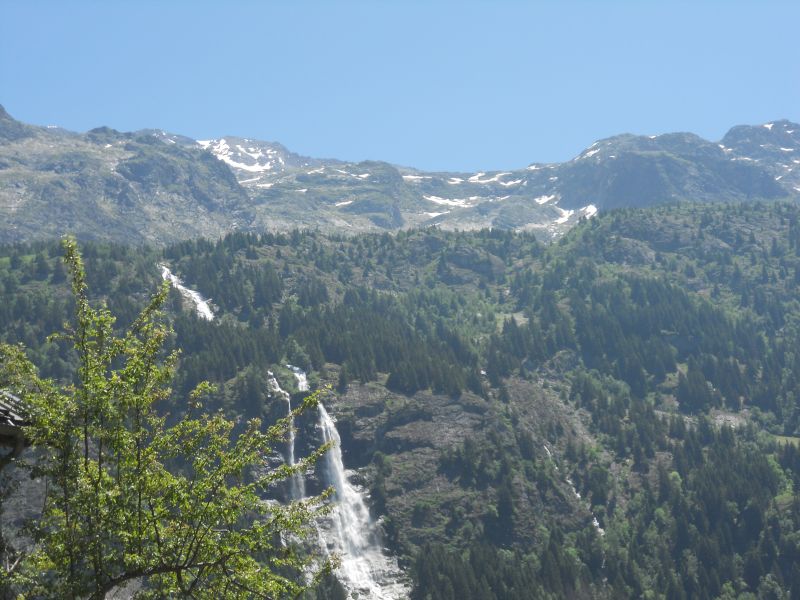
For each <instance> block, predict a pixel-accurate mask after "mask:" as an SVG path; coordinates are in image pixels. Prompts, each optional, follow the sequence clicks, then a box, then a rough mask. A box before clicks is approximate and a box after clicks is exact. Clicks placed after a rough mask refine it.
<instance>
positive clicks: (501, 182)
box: [497, 179, 522, 187]
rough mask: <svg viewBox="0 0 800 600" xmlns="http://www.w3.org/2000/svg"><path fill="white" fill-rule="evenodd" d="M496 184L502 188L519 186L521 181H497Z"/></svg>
mask: <svg viewBox="0 0 800 600" xmlns="http://www.w3.org/2000/svg"><path fill="white" fill-rule="evenodd" d="M497 183H499V184H500V185H502V186H503V187H510V186H512V185H519V184H520V183H522V179H514V180H513V181H498V182H497Z"/></svg>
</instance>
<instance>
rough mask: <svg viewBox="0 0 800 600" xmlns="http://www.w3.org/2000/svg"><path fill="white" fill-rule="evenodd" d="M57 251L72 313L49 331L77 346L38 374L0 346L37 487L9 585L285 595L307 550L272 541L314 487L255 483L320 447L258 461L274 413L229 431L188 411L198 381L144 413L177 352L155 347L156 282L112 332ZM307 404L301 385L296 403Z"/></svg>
mask: <svg viewBox="0 0 800 600" xmlns="http://www.w3.org/2000/svg"><path fill="white" fill-rule="evenodd" d="M64 248H65V252H66V259H65V260H66V264H67V266H68V269H69V272H70V276H71V280H72V291H73V295H74V302H75V322H74V325H73V326H72V327H71V328H70V329H68V330H67V332H66V333H65V334H64V335H62V336H60V337H61V339H66V340H68V341H69V342H70V343H71V344H72V345H73V347H74V350H75V353H76V355H77V359H78V369H77V375H76V378H75V382H74V383H73V384H71V385H67V386H59V385H57V384H56V383H54V382H52V381H51V380H46V379H41V378H39V377H38V376H37V375H36V374H35V369H34V367H33V365H32V364H31V363H30V362H29V361H28V359H27V358H26V357H25V356H24V353H23V350H22V349H21V348H20V347H18V346H9V345H3V346H2V347H1V351H2V367H3V369H2V376H3V380H2V382H0V383H2V384H3V385H4V386H6V387H9V388H11V389H13V390H15V391H17V392H19V393H20V394H22V395H23V397H24V399H25V402H26V405H27V406H28V409H29V412H30V419H31V425H30V427H28V428H27V430H26V433H27V435H28V437H29V439H30V441H31V443H32V444H33V445H34V446H36V447H37V449H38V453H37V460H36V461H35V462H34V463H33V464H32V465H30V469H31V474H32V475H33V476H34V477H41V478H44V480H45V481H46V484H47V494H46V498H45V501H44V507H43V511H42V514H41V516H40V518H39V519H37V521H36V522H35V523H34V524H33V528H32V534H33V538H34V541H35V544H34V546H33V547H32V548H31V550H30V552H29V553H27V554H26V555H24V556H23V558H22V560H21V562H20V563H19V565H18V567H17V568H16V570H15V571H14V573H13V578H12V583H11V585H12V588H13V589H15V590H17V591H18V592H19V593H20V594H22V596H23V597H37V598H43V597H48V598H96V599H102V598H104V597H105V595H106V594H107V593H109V592H110V591H112V590H115V589H119V588H121V587H123V586H126V585H130V584H135V585H136V587H134V588H133V589H134V590H138V591H137V592H136V594H137V597H142V598H144V597H166V596H174V595H182V596H191V597H197V598H253V597H264V598H275V597H288V596H294V595H297V594H298V593H299V592H301V591H302V589H303V581H304V577H305V575H304V573H305V572H306V570H307V569H308V568H313V566H314V565H315V564H316V560H315V559H314V558H313V557H309V556H303V555H302V554H300V553H298V552H297V549H296V548H295V547H294V545H293V544H288V545H285V544H284V542H285V541H287V540H289V539H290V537H291V536H298V537H302V536H303V535H304V534H305V533H306V531H307V528H308V525H309V523H310V520H311V519H312V518H313V517H314V515H315V514H317V513H318V512H320V511H321V510H323V508H322V504H321V501H322V499H323V498H322V497H318V498H310V499H307V500H305V501H303V502H295V503H292V504H288V505H279V504H275V503H268V502H266V501H265V500H264V493H265V492H266V491H267V490H268V489H270V488H271V487H272V486H274V485H276V484H277V483H279V482H280V481H282V480H284V479H286V478H287V477H290V476H291V475H292V474H293V473H295V472H298V471H299V470H301V469H302V470H304V469H305V468H306V467H307V466H309V465H310V464H312V463H313V462H314V460H315V459H316V458H317V457H318V456H319V455H320V454H321V452H322V451H324V450H325V448H320V449H319V450H317V451H316V452H315V453H313V454H312V455H311V456H310V457H308V458H307V459H305V460H303V461H300V462H299V463H298V465H296V467H294V468H290V467H288V466H284V467H282V468H279V469H277V470H271V469H268V468H267V467H266V462H265V461H266V458H267V457H268V456H269V454H270V453H271V452H272V450H273V448H274V447H275V446H276V445H277V444H278V443H281V442H282V440H283V439H284V437H285V433H286V429H287V427H288V420H286V419H284V420H282V421H281V422H279V423H277V424H276V425H273V426H270V427H268V428H266V429H264V428H262V426H261V423H260V421H259V420H258V419H253V420H251V421H249V422H248V424H247V425H246V427H244V429H243V431H241V433H240V434H239V435H238V436H235V437H234V436H233V435H232V432H233V427H234V424H233V422H231V421H229V420H227V419H225V418H224V417H223V416H222V415H218V414H217V415H213V414H206V413H204V412H203V411H201V406H202V400H203V398H204V396H205V395H206V394H207V393H208V392H209V391H210V388H209V386H208V385H207V384H202V385H200V386H199V387H198V388H197V389H196V390H195V391H194V392H193V393H192V394H191V396H190V398H189V400H188V405H187V406H186V407H185V417H184V418H183V419H182V420H181V421H180V422H179V423H177V424H176V425H174V426H171V427H168V426H166V424H165V418H164V417H162V416H159V415H158V413H157V412H156V410H155V405H156V403H158V402H162V401H164V400H165V399H167V398H168V397H169V394H170V389H169V387H168V384H169V381H170V380H171V379H172V377H173V374H174V370H175V364H176V360H177V353H175V352H173V353H171V354H169V355H166V356H165V355H164V354H163V352H162V348H163V346H164V343H165V340H166V339H167V337H168V335H169V333H170V331H169V328H168V327H167V326H166V325H165V324H164V322H163V319H162V318H161V306H162V304H163V303H164V300H165V298H166V295H167V287H166V285H165V286H162V288H161V290H160V291H159V293H157V294H156V295H155V296H154V297H153V298H152V299H151V301H150V302H149V303H148V305H147V306H146V307H145V309H144V310H143V311H142V312H141V314H140V315H139V317H138V318H137V319H135V321H134V322H133V324H132V325H131V326H130V328H129V329H128V330H127V331H126V332H124V333H123V334H122V335H117V334H115V332H114V322H115V319H114V317H113V316H112V314H111V313H110V311H109V310H108V309H107V308H105V307H103V306H101V307H99V308H94V307H92V306H91V304H90V302H89V299H88V295H87V286H86V281H85V270H84V267H83V263H82V260H81V258H80V256H79V254H78V251H77V248H76V245H75V243H74V242H73V241H71V240H67V241H65V243H64ZM315 402H316V397H315V396H314V395H311V396H309V397H308V398H306V400H305V401H304V402H303V404H302V406H301V407H299V408H298V409H297V411H296V413H297V414H299V413H300V412H301V411H302V410H304V409H306V408H309V407H310V406H312V405H314V404H315ZM319 566H320V565H317V567H319Z"/></svg>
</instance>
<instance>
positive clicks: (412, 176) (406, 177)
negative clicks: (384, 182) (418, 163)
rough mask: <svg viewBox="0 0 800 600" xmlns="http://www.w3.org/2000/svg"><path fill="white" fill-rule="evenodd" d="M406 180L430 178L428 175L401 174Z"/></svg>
mask: <svg viewBox="0 0 800 600" xmlns="http://www.w3.org/2000/svg"><path fill="white" fill-rule="evenodd" d="M403 179H405V180H406V181H422V180H423V179H431V176H430V175H403Z"/></svg>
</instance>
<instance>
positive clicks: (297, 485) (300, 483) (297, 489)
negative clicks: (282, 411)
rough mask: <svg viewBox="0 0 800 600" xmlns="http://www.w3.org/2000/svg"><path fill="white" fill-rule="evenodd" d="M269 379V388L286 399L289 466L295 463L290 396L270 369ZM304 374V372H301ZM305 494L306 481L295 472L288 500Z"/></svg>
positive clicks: (287, 460)
mask: <svg viewBox="0 0 800 600" xmlns="http://www.w3.org/2000/svg"><path fill="white" fill-rule="evenodd" d="M267 374H268V376H269V379H268V381H267V383H268V385H269V389H270V391H271V392H272V393H274V394H276V395H278V396H280V397H282V398H283V399H284V400H286V406H287V408H288V411H289V412H288V414H289V441H288V443H287V447H286V454H287V456H286V462H287V463H288V464H289V466H290V467H293V466H294V465H295V460H294V438H295V434H294V416H293V415H292V396H291V395H290V394H289V392H287V391H286V390H284V389H282V388H281V386H280V385H279V384H278V380H277V379H275V374H274V373H273V372H272V371H267ZM303 375H304V376H305V373H304V374H303ZM305 495H306V482H305V479H303V475H302V474H300V473H296V474H294V475H293V476H292V478H291V480H290V481H289V499H290V500H299V499H301V498H303V497H305Z"/></svg>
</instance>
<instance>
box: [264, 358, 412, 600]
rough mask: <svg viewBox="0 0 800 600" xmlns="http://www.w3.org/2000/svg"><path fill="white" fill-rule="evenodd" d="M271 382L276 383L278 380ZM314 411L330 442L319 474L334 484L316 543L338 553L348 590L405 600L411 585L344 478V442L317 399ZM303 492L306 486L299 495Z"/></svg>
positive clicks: (304, 380) (301, 377)
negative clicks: (385, 550) (330, 509)
mask: <svg viewBox="0 0 800 600" xmlns="http://www.w3.org/2000/svg"><path fill="white" fill-rule="evenodd" d="M286 367H287V368H288V369H289V370H290V371H291V372H292V373H293V374H294V376H295V379H296V380H297V389H298V390H300V391H301V392H306V391H308V390H309V385H308V377H307V376H306V373H305V371H303V370H302V369H300V368H299V367H295V366H293V365H286ZM270 376H271V379H270V381H271V382H272V381H274V377H272V374H270ZM270 385H271V386H272V385H273V384H272V383H270ZM274 385H275V386H277V381H276V382H275V383H274ZM278 389H280V388H278ZM281 391H282V390H281ZM283 393H284V394H286V392H283ZM286 396H287V397H288V394H286ZM290 410H291V408H290ZM318 411H319V422H318V427H319V431H320V434H321V436H322V441H323V443H328V442H332V443H333V446H332V448H331V449H330V450H329V451H328V452H327V453H326V454H325V457H324V459H323V465H322V470H321V473H320V475H321V476H322V479H323V482H324V483H325V484H326V485H329V486H331V487H333V489H334V498H333V499H334V502H335V504H336V506H335V508H334V510H333V512H332V513H331V514H330V516H329V517H327V518H326V519H325V520H324V522H321V523H318V525H317V533H318V534H319V544H320V546H321V547H322V549H323V550H324V551H325V552H327V553H334V554H336V555H337V556H338V557H339V559H340V561H341V562H340V565H339V568H338V569H337V571H336V574H337V576H338V578H339V580H340V581H341V583H342V585H343V586H344V587H345V588H346V589H347V590H348V592H350V593H358V594H359V597H363V598H371V599H374V600H401V599H403V598H408V595H409V589H408V586H407V585H406V584H405V578H404V576H403V573H402V571H401V570H400V568H399V567H398V565H397V561H396V560H395V559H394V558H393V557H390V556H387V555H386V554H384V553H383V550H382V548H381V543H380V533H379V531H378V528H377V526H376V524H375V523H374V522H373V520H372V517H371V516H370V514H369V508H368V507H367V505H366V503H365V502H364V497H363V494H362V493H361V492H360V491H359V490H358V489H356V487H355V486H354V485H353V484H351V483H350V481H349V480H348V477H347V471H346V470H345V468H344V461H343V459H342V440H341V438H340V437H339V432H338V431H337V429H336V422H335V421H334V419H333V418H332V417H331V416H330V415H329V414H328V411H327V410H325V407H324V406H323V405H322V404H321V403H320V404H319V405H318ZM289 441H290V444H292V447H291V448H290V452H289V457H290V460H291V461H294V447H293V444H294V436H293V435H292V436H291V437H290V440H289ZM292 464H293V463H292ZM301 482H302V477H301ZM303 495H305V489H303V491H302V492H301V495H300V496H299V497H302V496H303ZM297 497H298V496H295V498H297Z"/></svg>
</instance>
